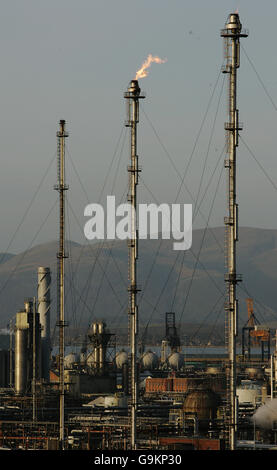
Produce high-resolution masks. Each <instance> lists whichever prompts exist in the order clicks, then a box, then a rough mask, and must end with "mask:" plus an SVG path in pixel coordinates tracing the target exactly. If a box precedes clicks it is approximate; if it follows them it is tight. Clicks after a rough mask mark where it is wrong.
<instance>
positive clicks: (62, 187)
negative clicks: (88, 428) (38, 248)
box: [55, 120, 68, 450]
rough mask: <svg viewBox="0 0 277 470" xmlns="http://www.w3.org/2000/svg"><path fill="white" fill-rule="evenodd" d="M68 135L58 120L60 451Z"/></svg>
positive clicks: (62, 399) (61, 444)
mask: <svg viewBox="0 0 277 470" xmlns="http://www.w3.org/2000/svg"><path fill="white" fill-rule="evenodd" d="M66 137H68V134H67V133H66V131H65V121H64V120H60V127H59V131H58V132H57V138H58V184H57V185H56V186H55V189H56V190H57V191H58V192H59V200H60V207H59V252H58V253H57V259H58V276H57V277H58V313H59V321H58V326H59V374H60V377H59V389H60V420H59V429H60V432H59V444H60V449H62V450H63V449H64V328H65V326H66V323H65V314H64V260H65V258H67V256H66V254H65V204H64V199H65V191H66V190H67V189H68V186H67V185H66V184H65V171H64V160H65V138H66Z"/></svg>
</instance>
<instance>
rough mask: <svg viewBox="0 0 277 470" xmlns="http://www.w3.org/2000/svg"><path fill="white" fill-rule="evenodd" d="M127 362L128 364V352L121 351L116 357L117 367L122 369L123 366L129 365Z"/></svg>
mask: <svg viewBox="0 0 277 470" xmlns="http://www.w3.org/2000/svg"><path fill="white" fill-rule="evenodd" d="M127 362H128V354H127V353H126V351H124V349H122V351H120V352H119V353H118V354H117V355H116V356H115V363H116V367H117V368H118V369H122V367H123V365H124V364H127Z"/></svg>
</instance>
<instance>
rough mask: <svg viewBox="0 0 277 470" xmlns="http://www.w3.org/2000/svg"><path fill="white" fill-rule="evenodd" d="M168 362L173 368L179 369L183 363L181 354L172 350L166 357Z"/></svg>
mask: <svg viewBox="0 0 277 470" xmlns="http://www.w3.org/2000/svg"><path fill="white" fill-rule="evenodd" d="M168 364H169V366H170V367H171V368H172V369H174V370H178V369H180V368H181V367H182V366H183V365H184V356H183V354H181V353H179V352H174V353H172V354H170V356H169V357H168Z"/></svg>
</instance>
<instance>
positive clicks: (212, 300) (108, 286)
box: [0, 227, 277, 330]
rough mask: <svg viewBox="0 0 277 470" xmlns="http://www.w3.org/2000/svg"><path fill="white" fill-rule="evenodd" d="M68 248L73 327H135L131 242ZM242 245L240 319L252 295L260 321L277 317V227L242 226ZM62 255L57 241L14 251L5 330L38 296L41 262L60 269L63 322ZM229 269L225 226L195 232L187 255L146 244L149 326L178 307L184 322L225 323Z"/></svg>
mask: <svg viewBox="0 0 277 470" xmlns="http://www.w3.org/2000/svg"><path fill="white" fill-rule="evenodd" d="M204 234H205V237H204ZM203 237H204V238H203ZM67 245H68V249H67V251H68V253H69V258H68V259H66V261H65V264H66V316H67V319H68V320H69V322H70V324H71V325H72V326H77V327H78V325H82V326H84V325H88V324H89V323H90V322H91V321H92V320H94V319H96V318H99V319H100V318H101V319H105V320H106V321H107V323H108V324H109V327H110V329H111V330H112V328H113V327H117V326H121V325H127V303H128V292H127V285H128V248H127V243H126V242H121V241H115V242H110V241H109V242H104V243H102V242H100V243H93V244H92V245H80V244H78V243H74V242H70V243H67ZM201 246H202V249H201V252H200V247H201ZM99 247H102V249H101V250H100V249H99ZM237 247H238V259H237V261H238V273H241V274H242V275H243V282H242V283H241V284H240V285H239V287H238V295H239V299H240V309H239V310H240V311H239V319H240V323H241V324H244V323H245V322H246V321H247V312H246V303H245V299H246V297H247V296H249V295H250V296H253V298H254V307H255V313H256V316H257V318H258V319H259V321H260V323H266V324H268V323H270V322H274V321H275V322H276V321H277V289H276V286H277V230H265V229H256V228H246V227H243V228H240V230H239V242H238V244H237ZM56 252H57V242H50V243H46V244H42V245H39V246H35V247H34V248H32V249H31V250H28V251H26V252H24V253H21V254H18V255H14V256H13V255H8V258H7V259H6V260H5V261H4V262H2V263H1V264H0V311H1V317H0V327H6V325H7V323H8V321H9V320H10V319H11V318H12V317H14V316H15V314H16V312H17V311H18V310H19V309H21V308H22V307H23V301H24V299H25V298H26V297H32V296H36V288H37V268H38V266H49V267H50V268H51V270H52V288H51V295H52V308H51V319H52V325H53V326H54V325H55V322H56V292H57V285H56V265H57V259H56ZM199 253H200V255H199ZM0 256H1V255H0ZM198 257H199V260H198V262H197V264H196V260H197V259H198ZM153 261H155V263H154V266H153V269H152V265H153ZM182 262H183V265H182ZM181 268H182V270H181ZM150 272H151V275H150ZM224 272H225V268H224V228H223V227H217V228H213V229H209V230H207V232H205V231H204V230H194V232H193V243H192V249H191V250H189V251H188V252H185V254H184V258H183V252H177V251H173V249H172V241H171V240H163V241H160V240H143V241H140V242H139V261H138V277H139V284H140V287H141V289H142V292H141V293H140V294H139V299H141V300H140V304H139V315H140V320H141V325H142V328H143V325H145V324H146V323H147V322H149V324H151V323H159V324H160V323H163V322H164V315H165V312H166V311H175V312H176V320H177V322H179V321H180V320H181V321H182V322H187V323H198V324H201V323H203V324H216V323H223V322H224V292H225V285H224ZM192 279H193V281H192ZM166 281H168V282H166ZM276 324H277V323H276ZM272 325H274V323H272Z"/></svg>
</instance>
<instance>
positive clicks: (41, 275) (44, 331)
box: [37, 266, 51, 381]
mask: <svg viewBox="0 0 277 470" xmlns="http://www.w3.org/2000/svg"><path fill="white" fill-rule="evenodd" d="M50 284H51V273H50V268H48V267H42V266H40V267H39V268H38V290H37V295H38V305H37V311H38V314H39V322H40V324H41V377H42V378H43V379H45V380H46V381H49V371H50V355H51V342H50V302H51V300H50Z"/></svg>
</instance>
